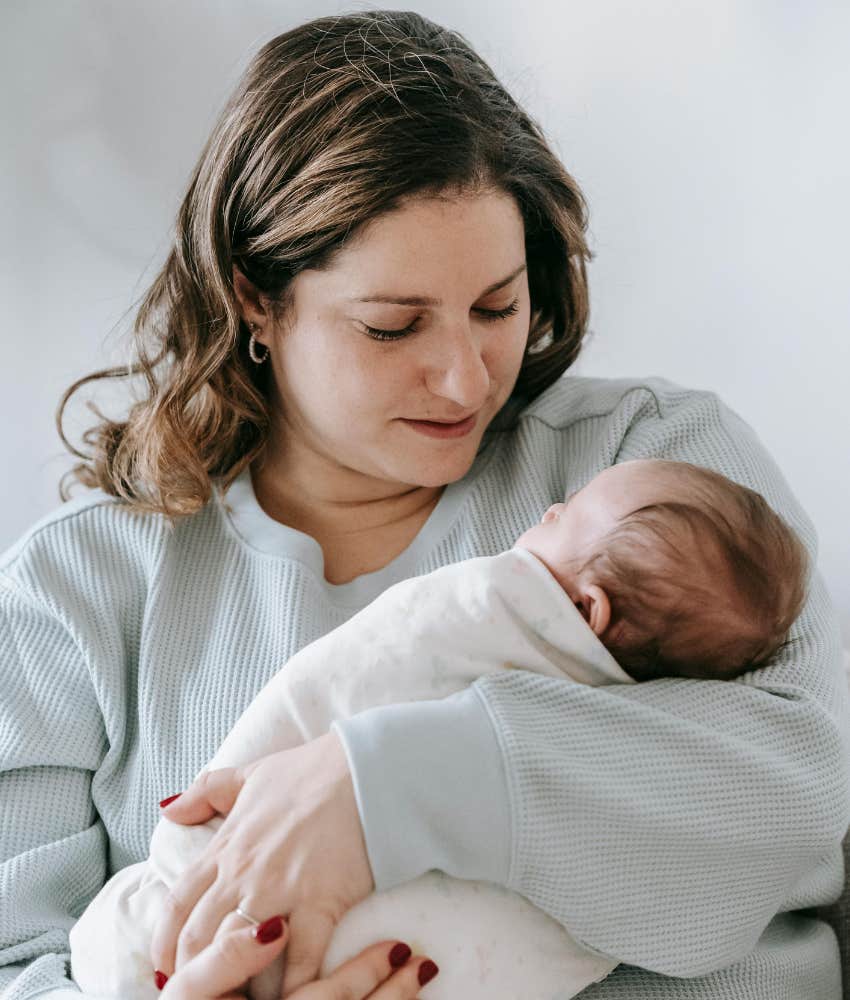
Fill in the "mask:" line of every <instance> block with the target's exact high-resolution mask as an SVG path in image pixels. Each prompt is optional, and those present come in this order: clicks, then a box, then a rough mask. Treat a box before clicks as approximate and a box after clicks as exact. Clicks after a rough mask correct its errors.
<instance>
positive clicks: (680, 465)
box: [577, 459, 811, 681]
mask: <svg viewBox="0 0 850 1000" xmlns="http://www.w3.org/2000/svg"><path fill="white" fill-rule="evenodd" d="M653 464H654V465H656V466H658V470H657V471H658V473H659V475H669V476H671V477H672V479H673V482H674V483H675V484H676V486H677V487H678V489H676V491H675V493H674V494H673V495H674V496H675V497H683V498H684V499H675V500H672V499H671V500H669V501H661V502H658V503H652V504H647V505H645V506H642V507H639V508H638V509H636V510H634V511H632V512H631V513H630V514H628V515H627V516H626V517H624V518H621V520H620V521H619V522H618V523H617V524H616V525H615V527H614V528H612V530H611V531H610V532H609V533H608V534H607V535H606V536H605V537H604V538H603V539H602V540H601V541H600V542H599V544H598V545H596V546H595V547H594V551H593V552H592V553H591V554H590V555H589V557H588V558H587V559H586V560H584V561H583V563H582V565H581V566H580V568H579V569H578V571H577V575H578V576H580V577H583V578H584V579H586V580H588V581H591V582H593V583H595V584H597V585H598V586H600V587H601V588H602V589H603V590H604V591H605V593H606V594H607V595H608V598H609V600H610V602H611V623H610V625H609V627H608V629H607V630H606V633H604V634H603V635H602V636H600V638H601V639H602V641H603V643H604V644H605V646H606V647H607V649H608V651H609V652H610V653H611V655H612V656H613V657H614V658H615V659H616V660H617V662H618V663H619V664H620V666H621V667H622V668H623V669H624V670H625V671H626V672H627V673H628V674H630V675H631V676H632V677H634V678H635V680H638V681H645V680H654V679H655V678H658V677H702V678H714V679H716V680H730V679H731V678H733V677H736V676H738V675H739V674H742V673H744V672H745V671H747V670H752V669H754V668H755V667H759V666H764V665H765V664H766V663H767V662H768V661H769V660H770V659H771V658H772V657H773V656H774V655H775V654H776V653H777V652H778V651H779V650H780V649H781V648H782V647H783V646H784V645H785V644H786V642H787V637H788V631H789V629H790V627H791V625H792V623H793V622H794V621H795V619H796V618H797V616H798V615H799V614H800V611H801V610H802V608H803V604H804V603H805V598H806V592H807V586H808V578H809V573H810V568H811V566H810V560H809V556H808V553H807V551H806V548H805V546H804V545H803V543H802V541H801V540H800V539H799V537H798V536H797V534H796V533H795V532H794V531H793V530H792V529H791V528H790V527H789V525H788V524H786V522H785V521H784V520H783V519H782V518H781V517H780V516H779V515H778V514H777V513H776V512H775V511H774V510H773V509H772V508H771V507H770V506H769V505H768V503H767V502H766V501H765V500H764V498H763V497H762V496H761V494H759V493H756V492H755V490H751V489H749V488H748V487H746V486H741V485H740V484H738V483H735V482H733V481H732V480H730V479H727V478H726V477H725V476H722V475H720V474H719V473H717V472H714V471H712V470H710V469H704V468H702V467H701V466H697V465H692V464H691V463H689V462H670V461H665V460H661V459H658V460H654V461H653Z"/></svg>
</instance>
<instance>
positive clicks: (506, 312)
mask: <svg viewBox="0 0 850 1000" xmlns="http://www.w3.org/2000/svg"><path fill="white" fill-rule="evenodd" d="M517 309H519V299H514V300H513V302H511V304H510V305H509V306H505V308H504V309H477V310H476V312H478V313H480V314H481V316H482V317H483V318H484V319H486V320H487V321H488V322H495V321H496V320H500V319H507V318H508V316H513V315H514V313H515V312H516V311H517ZM364 325H365V324H364ZM366 330H367V331H368V335H369V336H370V337H372V338H373V339H374V340H401V338H402V337H406V336H407V335H408V334H409V333H415V332H416V320H414V321H413V322H412V323H411V324H410V326H406V327H405V328H404V329H403V330H378V329H376V328H375V327H374V326H366Z"/></svg>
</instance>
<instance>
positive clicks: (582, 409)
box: [516, 373, 714, 429]
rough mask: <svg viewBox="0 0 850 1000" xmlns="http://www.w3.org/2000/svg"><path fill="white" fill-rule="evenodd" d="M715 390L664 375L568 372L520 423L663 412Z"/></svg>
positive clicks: (557, 423)
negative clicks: (625, 411) (628, 411)
mask: <svg viewBox="0 0 850 1000" xmlns="http://www.w3.org/2000/svg"><path fill="white" fill-rule="evenodd" d="M695 396H706V397H710V396H714V393H712V392H709V391H706V390H701V389H692V388H688V387H686V386H682V385H679V384H678V383H676V382H672V381H670V379H667V378H663V377H662V376H660V375H634V376H627V377H620V378H604V377H601V376H590V375H571V374H569V373H566V374H564V375H562V376H561V377H560V378H559V379H558V380H557V381H556V382H554V383H553V384H552V385H550V386H549V387H548V388H547V389H544V391H543V392H542V393H540V395H539V396H537V397H536V398H535V399H533V400H531V402H529V403H528V404H526V405H525V406H524V407H523V408H522V409H521V410H520V411H519V413H518V414H517V418H516V419H517V423H520V422H523V421H532V420H537V421H540V422H541V423H543V424H546V425H547V426H549V427H551V428H555V429H559V428H567V427H570V426H572V425H573V424H575V423H577V422H578V421H581V420H587V419H589V418H594V417H606V416H609V415H610V414H612V413H614V412H615V411H618V410H622V409H623V408H624V407H627V408H631V409H634V410H635V412H637V411H638V410H640V409H642V408H645V409H649V410H651V411H654V413H655V415H662V414H663V413H664V412H665V410H667V409H668V408H670V407H672V406H675V405H676V404H677V403H678V402H679V401H680V400H682V399H685V398H693V397H695Z"/></svg>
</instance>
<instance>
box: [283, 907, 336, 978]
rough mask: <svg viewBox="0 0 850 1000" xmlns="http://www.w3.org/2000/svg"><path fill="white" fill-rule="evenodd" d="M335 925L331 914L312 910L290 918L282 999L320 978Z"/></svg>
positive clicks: (294, 912) (298, 913)
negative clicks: (317, 977) (318, 976)
mask: <svg viewBox="0 0 850 1000" xmlns="http://www.w3.org/2000/svg"><path fill="white" fill-rule="evenodd" d="M335 926H336V925H335V921H334V918H333V915H332V914H329V913H323V912H322V911H321V910H317V909H313V908H302V909H299V910H293V912H292V913H291V914H290V915H289V947H288V948H287V949H286V965H285V967H284V973H283V994H282V995H283V996H284V997H288V996H290V994H292V993H293V991H295V990H297V989H298V987H299V986H302V985H303V984H304V983H310V982H312V981H313V980H314V979H315V978H316V976H317V975H318V974H319V969H320V968H321V966H322V959H323V958H324V957H325V952H326V951H327V950H328V944H329V943H330V940H331V936H332V935H333V932H334V927H335Z"/></svg>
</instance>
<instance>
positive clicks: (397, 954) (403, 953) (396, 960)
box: [390, 941, 413, 969]
mask: <svg viewBox="0 0 850 1000" xmlns="http://www.w3.org/2000/svg"><path fill="white" fill-rule="evenodd" d="M412 954H413V952H412V951H411V950H410V948H408V947H407V945H406V944H403V943H402V942H401V941H399V943H398V944H397V945H395V946H394V947H393V950H392V951H391V952H390V965H391V966H392V968H394V969H400V968H401V967H402V966H403V965H404V963H405V962H406V961H407V960H408V959H409V958H410V956H411V955H412Z"/></svg>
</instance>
